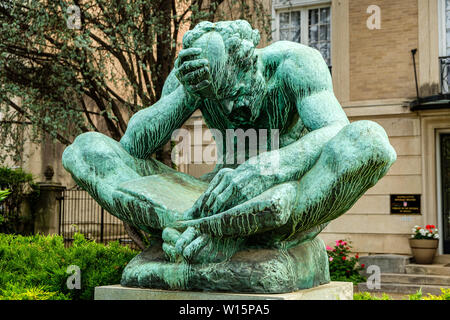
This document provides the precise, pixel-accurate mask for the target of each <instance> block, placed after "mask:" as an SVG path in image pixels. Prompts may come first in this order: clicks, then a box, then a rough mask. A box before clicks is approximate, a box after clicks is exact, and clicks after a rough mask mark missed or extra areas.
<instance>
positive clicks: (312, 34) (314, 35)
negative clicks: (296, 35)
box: [309, 25, 319, 43]
mask: <svg viewBox="0 0 450 320" xmlns="http://www.w3.org/2000/svg"><path fill="white" fill-rule="evenodd" d="M318 32H319V30H318V27H317V25H315V26H310V27H309V43H314V42H317V41H318V40H319V39H318Z"/></svg>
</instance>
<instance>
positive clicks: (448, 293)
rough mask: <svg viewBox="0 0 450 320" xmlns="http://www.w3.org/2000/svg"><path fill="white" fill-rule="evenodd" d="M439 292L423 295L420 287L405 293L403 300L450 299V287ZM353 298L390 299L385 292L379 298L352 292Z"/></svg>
mask: <svg viewBox="0 0 450 320" xmlns="http://www.w3.org/2000/svg"><path fill="white" fill-rule="evenodd" d="M441 292H442V293H441V294H440V295H438V296H435V295H432V294H430V293H429V294H428V295H427V296H424V295H423V293H422V289H419V290H418V291H417V292H416V293H413V294H410V295H406V296H405V298H404V299H403V300H450V289H444V288H441ZM353 300H392V298H391V297H390V296H389V295H387V294H386V293H383V294H382V296H381V298H379V297H377V296H375V295H372V294H370V293H369V292H358V293H355V294H353Z"/></svg>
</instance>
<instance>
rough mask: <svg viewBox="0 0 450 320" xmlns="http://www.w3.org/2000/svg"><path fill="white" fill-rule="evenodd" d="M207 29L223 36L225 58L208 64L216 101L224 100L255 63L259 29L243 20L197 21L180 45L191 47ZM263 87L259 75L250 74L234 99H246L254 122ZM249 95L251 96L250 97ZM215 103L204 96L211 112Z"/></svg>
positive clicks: (263, 93) (185, 47) (236, 87)
mask: <svg viewBox="0 0 450 320" xmlns="http://www.w3.org/2000/svg"><path fill="white" fill-rule="evenodd" d="M208 32H217V33H219V34H220V36H221V37H222V40H223V42H224V45H225V50H226V51H227V53H228V57H227V58H226V59H225V60H218V61H215V62H214V63H213V64H212V65H211V66H210V68H211V74H213V75H214V81H213V83H212V86H213V89H214V91H215V95H216V97H217V99H218V100H222V99H227V98H229V97H232V96H236V95H237V89H238V84H239V83H240V82H241V79H242V77H244V76H245V73H246V72H247V71H248V70H249V69H250V68H252V67H254V66H255V64H256V61H257V56H256V55H255V54H254V52H255V47H256V46H257V45H258V44H259V41H260V35H259V31H258V30H255V29H252V27H251V25H250V23H248V22H247V21H245V20H235V21H220V22H216V23H212V22H209V21H203V22H200V23H199V24H197V25H196V26H195V28H194V29H193V30H190V31H188V32H186V33H185V35H184V37H183V48H184V49H188V48H190V47H191V46H192V45H193V43H194V42H195V41H196V40H198V39H199V38H200V37H202V36H203V35H205V34H207V33H208ZM265 91H266V86H265V83H264V81H263V80H262V79H261V77H260V76H257V75H256V74H255V75H253V76H252V77H251V78H250V79H249V80H248V87H247V88H246V89H245V90H244V92H239V96H240V97H238V98H237V99H247V101H248V102H247V103H248V104H249V105H248V108H249V110H250V112H251V114H252V117H251V120H252V121H253V120H254V119H256V117H258V115H259V113H260V109H261V106H260V102H261V100H262V98H263V96H264V95H265ZM249 96H251V97H249ZM215 103H216V102H214V101H213V102H211V101H208V99H206V101H205V104H206V105H208V104H211V105H212V106H211V107H210V109H211V110H212V112H214V109H215V108H214V107H213V105H215Z"/></svg>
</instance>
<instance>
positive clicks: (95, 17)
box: [0, 0, 270, 160]
mask: <svg viewBox="0 0 450 320" xmlns="http://www.w3.org/2000/svg"><path fill="white" fill-rule="evenodd" d="M262 2H263V1H261V0H251V1H242V0H241V1H236V0H61V1H55V0H36V1H29V0H0V120H1V121H2V126H1V128H0V145H1V146H2V149H3V150H2V151H3V152H0V159H2V158H1V157H2V156H3V160H4V158H5V155H6V154H8V155H13V157H14V159H15V160H18V159H19V158H20V156H21V155H22V150H21V147H22V144H21V143H17V142H18V141H22V140H23V133H24V131H25V130H24V126H26V127H27V128H28V131H27V138H29V139H30V140H31V141H32V142H40V141H41V140H42V138H43V135H44V134H48V135H49V136H51V137H52V138H54V139H56V140H57V141H59V142H61V143H62V144H64V145H68V144H70V143H71V142H72V140H73V139H74V137H75V136H77V135H78V134H80V133H82V132H86V131H100V132H103V133H105V134H107V135H109V136H110V137H112V138H114V139H116V140H119V139H120V137H121V136H122V135H123V133H124V131H125V129H126V127H127V121H128V119H129V118H130V117H131V115H132V114H133V113H135V112H137V111H138V110H140V109H142V108H144V107H147V106H150V105H152V104H153V103H154V102H156V101H157V100H158V99H159V97H160V95H161V91H162V87H163V84H164V80H165V79H166V78H167V76H168V74H169V72H170V70H171V68H172V66H173V63H174V60H175V58H176V54H177V49H179V47H180V40H181V36H182V33H183V31H185V30H188V29H189V28H191V27H193V26H194V25H195V24H196V23H198V22H199V21H201V20H214V19H221V18H223V12H230V14H228V16H230V17H232V16H233V14H234V15H235V16H236V15H238V16H239V18H247V19H250V20H258V21H262V22H260V24H262V25H263V27H264V28H266V29H267V30H269V31H270V29H269V27H268V26H269V22H270V18H268V16H267V15H266V14H264V13H262V12H263V10H264V8H263V5H262ZM251 8H254V9H253V10H252V9H251ZM219 9H220V10H219ZM232 18H233V17H232Z"/></svg>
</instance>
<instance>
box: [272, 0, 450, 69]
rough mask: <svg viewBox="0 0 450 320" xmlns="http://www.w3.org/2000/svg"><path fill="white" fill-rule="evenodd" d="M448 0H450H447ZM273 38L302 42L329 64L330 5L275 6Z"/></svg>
mask: <svg viewBox="0 0 450 320" xmlns="http://www.w3.org/2000/svg"><path fill="white" fill-rule="evenodd" d="M448 1H450V0H448ZM274 11H275V15H276V17H275V21H276V25H275V29H276V31H275V36H274V38H275V39H278V40H289V41H294V42H299V43H303V44H305V45H308V46H310V47H313V48H316V49H317V50H319V51H320V53H321V54H322V56H323V58H324V59H325V61H326V62H327V64H328V65H329V66H330V65H331V7H330V6H329V5H326V6H320V7H317V6H315V7H297V8H296V7H293V6H290V7H287V8H283V7H282V6H281V7H280V6H275V8H274Z"/></svg>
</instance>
